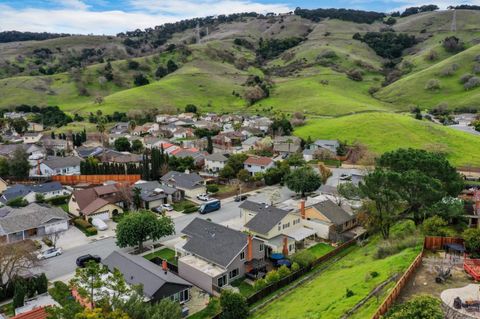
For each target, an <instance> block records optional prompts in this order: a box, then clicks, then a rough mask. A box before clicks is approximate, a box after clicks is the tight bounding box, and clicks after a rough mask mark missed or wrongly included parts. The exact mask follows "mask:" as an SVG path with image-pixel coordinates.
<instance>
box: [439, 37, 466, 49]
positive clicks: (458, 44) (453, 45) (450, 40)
mask: <svg viewBox="0 0 480 319" xmlns="http://www.w3.org/2000/svg"><path fill="white" fill-rule="evenodd" d="M443 47H444V48H445V50H446V51H447V52H453V53H455V52H460V51H462V50H463V49H464V45H463V42H462V41H460V39H459V38H457V37H455V36H450V37H446V38H445V39H444V40H443Z"/></svg>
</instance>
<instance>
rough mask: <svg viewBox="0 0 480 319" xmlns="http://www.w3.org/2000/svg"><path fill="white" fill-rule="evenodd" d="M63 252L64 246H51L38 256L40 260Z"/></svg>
mask: <svg viewBox="0 0 480 319" xmlns="http://www.w3.org/2000/svg"><path fill="white" fill-rule="evenodd" d="M62 253H63V251H62V248H60V247H58V248H49V249H47V250H44V251H42V252H41V253H40V254H38V255H37V258H38V259H39V260H42V259H48V258H52V257H55V256H60V255H61V254H62Z"/></svg>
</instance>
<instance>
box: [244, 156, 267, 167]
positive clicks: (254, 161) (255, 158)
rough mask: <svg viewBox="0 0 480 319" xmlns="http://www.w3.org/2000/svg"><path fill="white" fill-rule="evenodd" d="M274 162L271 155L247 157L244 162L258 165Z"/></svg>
mask: <svg viewBox="0 0 480 319" xmlns="http://www.w3.org/2000/svg"><path fill="white" fill-rule="evenodd" d="M272 162H273V160H272V159H271V158H270V157H264V156H250V157H249V158H247V160H246V161H245V162H244V164H247V165H257V166H268V165H270V164H271V163H272Z"/></svg>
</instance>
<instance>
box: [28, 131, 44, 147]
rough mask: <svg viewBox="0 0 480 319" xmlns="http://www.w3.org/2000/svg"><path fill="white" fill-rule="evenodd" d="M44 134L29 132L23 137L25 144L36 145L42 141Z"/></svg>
mask: <svg viewBox="0 0 480 319" xmlns="http://www.w3.org/2000/svg"><path fill="white" fill-rule="evenodd" d="M42 136H43V135H42V133H39V132H27V133H25V134H24V135H23V144H35V143H38V142H40V140H41V139H42Z"/></svg>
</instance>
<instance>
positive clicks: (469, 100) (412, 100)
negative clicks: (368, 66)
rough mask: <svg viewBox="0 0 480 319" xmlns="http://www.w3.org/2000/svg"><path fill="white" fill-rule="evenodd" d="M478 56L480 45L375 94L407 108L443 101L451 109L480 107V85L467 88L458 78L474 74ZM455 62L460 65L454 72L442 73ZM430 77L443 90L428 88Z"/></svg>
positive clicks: (424, 106)
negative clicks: (449, 73) (448, 74)
mask: <svg viewBox="0 0 480 319" xmlns="http://www.w3.org/2000/svg"><path fill="white" fill-rule="evenodd" d="M479 55H480V45H475V46H473V47H471V48H469V49H467V50H465V51H463V52H461V53H458V54H456V55H454V56H452V57H450V58H447V59H445V60H443V61H441V62H439V63H436V64H434V65H433V66H430V67H428V68H426V69H424V70H422V71H419V72H416V73H413V74H410V75H407V76H406V77H404V78H402V79H400V80H398V81H397V82H394V83H392V84H390V85H389V86H387V87H385V88H383V89H382V90H380V91H379V92H378V93H377V94H376V97H377V98H379V99H380V100H383V101H386V102H390V103H396V104H397V105H398V106H399V107H401V108H403V109H405V110H407V109H408V108H409V107H410V106H411V105H418V106H420V107H421V108H431V107H433V106H435V105H437V104H439V103H442V102H446V103H448V105H449V107H450V108H461V107H469V108H476V109H478V108H479V105H480V88H476V89H472V90H469V91H466V90H465V89H464V88H463V85H462V84H461V83H460V82H459V79H460V77H461V76H462V75H463V74H465V73H472V69H473V66H474V65H475V63H476V62H475V58H476V57H477V56H479ZM453 64H456V65H457V66H458V67H459V68H458V70H457V71H456V72H455V74H453V75H450V76H442V75H441V72H442V71H443V70H444V69H445V68H448V67H450V66H451V65H453ZM431 79H436V80H438V81H439V82H440V89H438V90H435V91H430V90H427V89H426V88H425V85H426V84H427V82H428V81H429V80H431Z"/></svg>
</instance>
